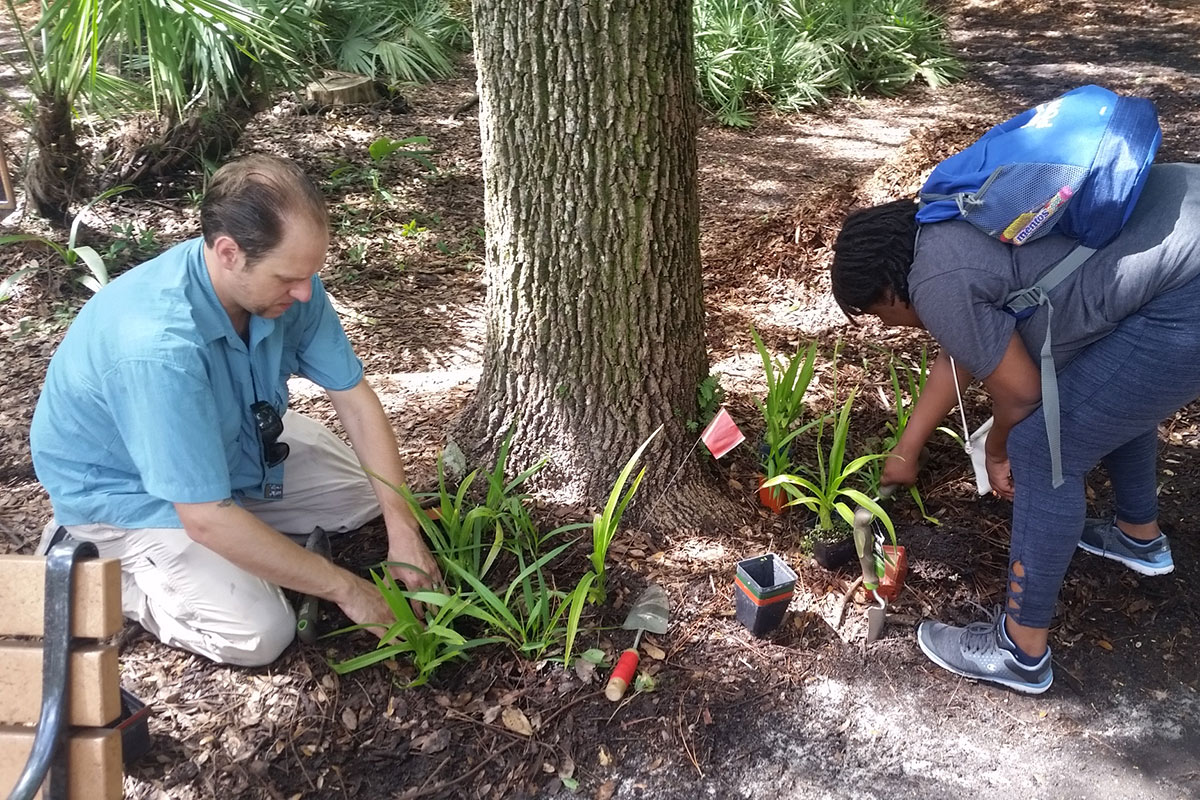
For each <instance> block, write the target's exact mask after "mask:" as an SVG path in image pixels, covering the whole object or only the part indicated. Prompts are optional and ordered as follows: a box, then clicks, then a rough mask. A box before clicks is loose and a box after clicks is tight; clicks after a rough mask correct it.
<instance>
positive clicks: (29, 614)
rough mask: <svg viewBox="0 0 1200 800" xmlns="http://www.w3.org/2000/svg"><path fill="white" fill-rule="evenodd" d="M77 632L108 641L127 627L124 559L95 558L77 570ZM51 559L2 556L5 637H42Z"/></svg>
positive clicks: (0, 620) (1, 630) (0, 626)
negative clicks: (123, 595)
mask: <svg viewBox="0 0 1200 800" xmlns="http://www.w3.org/2000/svg"><path fill="white" fill-rule="evenodd" d="M71 582H72V584H73V586H72V599H73V603H72V609H71V635H72V636H81V637H88V638H93V639H103V638H105V637H107V636H112V635H114V634H116V633H117V632H118V631H120V630H121V626H122V624H124V619H123V617H122V615H121V562H120V561H119V560H118V559H115V558H102V559H96V558H90V559H86V560H84V561H80V562H78V563H77V564H76V565H75V571H74V573H73V574H72V578H71ZM45 597H46V559H44V558H42V557H41V556H19V555H0V609H3V610H4V611H3V613H2V614H0V635H3V636H41V635H42V623H43V615H44V608H45Z"/></svg>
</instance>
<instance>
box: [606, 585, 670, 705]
mask: <svg viewBox="0 0 1200 800" xmlns="http://www.w3.org/2000/svg"><path fill="white" fill-rule="evenodd" d="M669 613H670V610H669V608H668V606H667V593H666V592H665V591H663V588H662V587H661V586H659V585H658V584H656V583H652V584H650V585H649V586H647V587H646V588H645V589H644V590H642V593H641V594H640V595H638V597H637V599H636V600H634V601H633V607H632V608H630V609H629V615H628V616H626V617H625V623H624V624H623V625H622V626H621V627H622V628H624V629H625V630H627V631H637V636H635V637H634V638H633V647H631V648H629V649H628V650H626V651H624V652H623V653H621V657H620V658H619V659H618V660H617V666H616V668H615V669H613V673H612V677H610V678H609V679H608V684H607V685H606V686H605V687H604V696H605V697H607V698H608V699H609V700H612V701H614V702H616V701H617V700H620V699H621V698H622V697H624V695H625V690H626V689H627V688H629V684H630V682H631V681H632V680H633V675H634V673H635V672H637V665H638V644H639V643H640V642H641V640H642V634H643V633H645V632H646V631H650V632H651V633H657V634H659V635H660V636H661V635H662V634H664V633H666V632H667V617H668V615H669Z"/></svg>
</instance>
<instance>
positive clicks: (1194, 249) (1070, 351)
mask: <svg viewBox="0 0 1200 800" xmlns="http://www.w3.org/2000/svg"><path fill="white" fill-rule="evenodd" d="M1074 246H1075V240H1074V239H1070V238H1067V237H1065V236H1056V235H1054V234H1051V235H1048V236H1044V237H1042V238H1041V239H1037V240H1035V241H1033V242H1030V243H1028V244H1025V245H1022V246H1021V247H1013V246H1012V245H1009V244H1005V243H1003V242H1001V241H999V240H997V239H993V238H992V237H990V236H988V235H987V234H985V233H983V232H982V231H980V230H978V229H977V228H975V227H974V226H972V225H971V224H970V223H968V222H962V221H951V222H939V223H936V224H932V225H925V226H923V227H922V228H921V233H920V236H919V238H918V240H917V250H916V254H915V256H914V259H913V265H912V270H911V272H910V273H909V278H908V290H909V298H910V300H911V301H912V305H913V308H914V309H915V310H916V312H917V316H918V317H920V319H921V322H923V323H924V324H925V327H926V329H927V330H928V331H929V332H930V334H932V335H933V338H935V339H936V340H937V341H938V343H939V344H940V345H941V346H942V348H944V349H945V350H946V351H947V352H948V353H949V354H950V355H951V356H953V357H954V359H955V360H956V361H957V362H958V363H959V364H960V365H961V366H962V367H963V368H965V369H968V370H970V372H971V374H972V375H974V376H975V377H976V378H979V379H982V378H986V377H987V376H988V375H991V373H992V371H993V370H994V369H995V368H996V366H997V365H998V364H999V363H1000V359H1001V357H1002V356H1003V355H1004V351H1005V349H1006V348H1007V347H1008V342H1009V339H1011V338H1012V332H1013V330H1017V331H1018V332H1019V333H1020V335H1021V339H1022V340H1023V341H1024V343H1025V347H1026V349H1027V350H1029V353H1030V356H1031V357H1032V358H1033V360H1034V363H1035V364H1036V363H1037V361H1038V353H1039V351H1040V350H1041V346H1042V341H1043V339H1044V337H1045V331H1046V318H1047V311H1046V308H1045V307H1044V306H1043V307H1040V308H1038V310H1037V311H1036V313H1034V314H1033V315H1032V316H1031V317H1029V318H1028V319H1026V320H1023V321H1021V322H1019V323H1018V321H1017V320H1016V318H1014V317H1013V316H1012V315H1011V314H1009V313H1008V312H1006V311H1004V310H1003V306H1004V300H1005V298H1006V297H1007V296H1008V295H1009V294H1010V293H1011V292H1014V291H1016V290H1018V289H1024V288H1026V287H1029V286H1032V285H1033V284H1034V283H1036V282H1037V279H1038V278H1039V277H1040V276H1041V275H1042V274H1043V273H1044V272H1046V271H1047V270H1049V269H1050V268H1052V267H1053V266H1054V265H1055V264H1056V263H1058V262H1059V261H1060V260H1061V259H1062V258H1063V256H1065V255H1066V254H1067V253H1069V252H1070V251H1071V249H1072V248H1073V247H1074ZM1198 274H1200V165H1197V164H1157V165H1155V166H1153V167H1151V169H1150V175H1149V177H1148V179H1147V181H1146V185H1145V187H1144V188H1143V190H1142V195H1141V198H1140V199H1139V200H1138V203H1137V206H1136V207H1135V208H1134V211H1133V214H1132V215H1131V216H1130V218H1129V221H1128V222H1127V223H1126V224H1125V227H1124V228H1122V229H1121V233H1120V235H1118V236H1117V238H1116V239H1114V240H1113V241H1112V242H1111V243H1110V244H1109V245H1108V246H1106V247H1104V248H1102V249H1100V250H1098V251H1096V253H1095V254H1094V255H1092V257H1091V258H1090V259H1088V260H1087V261H1086V262H1085V263H1084V264H1083V265H1082V266H1080V267H1079V268H1078V269H1076V270H1075V272H1074V273H1072V274H1071V275H1070V276H1068V277H1067V278H1066V279H1065V280H1064V281H1063V282H1062V283H1060V284H1059V285H1058V286H1057V287H1055V289H1054V290H1053V291H1051V292H1050V302H1051V304H1052V305H1053V306H1054V315H1053V325H1054V328H1053V331H1052V332H1053V353H1054V362H1055V365H1056V366H1057V368H1058V369H1059V370H1061V369H1062V368H1063V367H1064V366H1065V365H1066V364H1067V363H1068V362H1069V361H1070V360H1071V359H1072V358H1074V357H1075V356H1077V355H1078V354H1079V353H1080V351H1082V350H1083V348H1085V347H1087V346H1088V345H1089V344H1091V343H1092V342H1095V341H1096V340H1098V339H1100V338H1102V337H1103V336H1105V335H1106V334H1108V333H1110V332H1111V331H1112V330H1113V329H1114V328H1116V327H1117V324H1118V323H1119V322H1120V321H1121V320H1122V319H1124V318H1125V317H1127V316H1129V315H1130V314H1133V313H1135V312H1136V311H1137V310H1138V309H1140V308H1141V307H1142V306H1143V305H1145V304H1146V303H1147V302H1149V301H1150V300H1152V299H1154V298H1155V297H1157V296H1158V295H1160V294H1163V293H1164V292H1169V291H1171V290H1172V289H1177V288H1179V287H1180V286H1182V285H1184V284H1185V283H1187V282H1188V281H1189V280H1191V279H1192V278H1193V277H1195V276H1196V275H1198Z"/></svg>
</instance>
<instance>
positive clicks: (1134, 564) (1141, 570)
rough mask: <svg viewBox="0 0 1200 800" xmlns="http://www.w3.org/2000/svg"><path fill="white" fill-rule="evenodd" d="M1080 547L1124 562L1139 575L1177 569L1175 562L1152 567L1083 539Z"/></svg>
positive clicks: (1118, 561)
mask: <svg viewBox="0 0 1200 800" xmlns="http://www.w3.org/2000/svg"><path fill="white" fill-rule="evenodd" d="M1079 549H1080V550H1083V551H1084V552H1086V553H1091V554H1092V555H1094V556H1100V557H1101V558H1107V559H1108V560H1109V561H1116V562H1117V563H1118V564H1124V565H1125V566H1127V567H1129V568H1130V569H1131V570H1133V571H1134V572H1136V573H1138V574H1139V575H1151V576H1153V575H1167V574H1170V573H1172V572H1174V571H1175V564H1174V563H1171V564H1168V565H1166V566H1165V567H1152V566H1150V565H1149V564H1147V563H1146V562H1145V561H1134V560H1133V559H1131V558H1126V557H1125V556H1122V555H1120V554H1118V553H1114V552H1113V551H1112V550H1105V549H1103V548H1101V547H1096V546H1095V545H1090V544H1088V543H1087V542H1083V541H1081V542H1080V543H1079Z"/></svg>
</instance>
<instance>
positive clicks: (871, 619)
mask: <svg viewBox="0 0 1200 800" xmlns="http://www.w3.org/2000/svg"><path fill="white" fill-rule="evenodd" d="M886 622H887V611H886V610H884V609H883V608H881V607H879V606H871V607H870V608H868V609H867V643H868V644H870V643H871V642H873V641H875V640H876V639H878V638H879V635H880V634H881V633H883V626H884V624H885V623H886Z"/></svg>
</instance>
